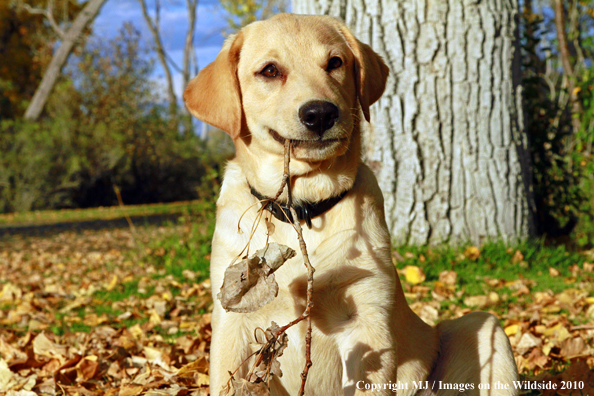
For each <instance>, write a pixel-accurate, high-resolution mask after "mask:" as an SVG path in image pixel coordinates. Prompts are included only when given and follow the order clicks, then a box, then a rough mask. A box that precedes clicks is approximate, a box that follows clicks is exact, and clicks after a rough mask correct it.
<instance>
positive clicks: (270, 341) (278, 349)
mask: <svg viewBox="0 0 594 396" xmlns="http://www.w3.org/2000/svg"><path fill="white" fill-rule="evenodd" d="M279 330H280V327H279V325H277V324H276V323H275V322H272V323H271V325H270V327H269V328H267V329H266V331H265V332H264V334H265V335H266V340H264V341H262V342H259V341H257V342H258V344H259V345H260V352H259V354H258V356H261V362H260V364H259V365H258V367H256V369H255V370H254V375H255V376H256V377H257V378H260V379H261V380H262V381H265V382H267V380H268V379H269V377H270V375H276V376H278V377H282V376H283V372H282V370H281V367H280V362H279V361H278V357H280V356H282V354H283V351H284V350H285V348H286V347H287V344H288V343H289V336H288V335H287V333H284V332H283V333H282V334H280V335H279V336H278V337H277V336H276V334H278V332H279Z"/></svg>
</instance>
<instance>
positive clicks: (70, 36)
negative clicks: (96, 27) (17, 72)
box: [24, 0, 107, 121]
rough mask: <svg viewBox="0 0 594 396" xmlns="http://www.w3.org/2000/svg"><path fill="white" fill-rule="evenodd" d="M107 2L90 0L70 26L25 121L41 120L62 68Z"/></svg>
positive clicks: (28, 109) (104, 0) (34, 97)
mask: <svg viewBox="0 0 594 396" xmlns="http://www.w3.org/2000/svg"><path fill="white" fill-rule="evenodd" d="M106 1H107V0H89V1H88V2H87V3H86V5H85V8H83V10H82V11H81V12H80V13H79V14H78V15H77V16H76V19H74V22H73V23H72V26H70V28H69V29H68V31H66V33H65V35H64V37H63V38H62V44H61V45H60V47H59V48H58V50H57V51H56V53H55V54H54V56H53V57H52V60H51V61H50V64H49V66H48V68H47V71H46V72H45V74H44V75H43V78H42V80H41V84H39V87H38V88H37V90H36V91H35V94H34V95H33V99H31V103H30V104H29V107H27V110H26V111H25V116H24V117H25V119H27V120H33V121H34V120H36V119H38V118H39V116H40V115H41V112H42V111H43V108H44V106H45V103H46V102H47V99H48V97H49V95H50V93H51V91H52V89H53V88H54V85H55V84H56V81H57V80H58V77H60V73H61V70H62V67H63V66H64V64H66V60H67V59H68V55H70V53H71V52H72V49H73V48H74V45H75V44H76V41H77V40H78V38H79V37H80V36H81V35H82V33H83V30H84V29H85V28H86V27H87V26H88V25H89V23H91V22H92V21H93V20H94V19H95V17H96V16H97V14H98V13H99V10H100V9H101V6H103V4H104V3H105V2H106Z"/></svg>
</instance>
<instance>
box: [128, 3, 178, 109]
mask: <svg viewBox="0 0 594 396" xmlns="http://www.w3.org/2000/svg"><path fill="white" fill-rule="evenodd" d="M138 1H139V2H140V6H141V8H142V15H143V16H144V20H145V21H146V24H147V25H148V28H149V30H150V31H151V34H152V35H153V39H154V40H155V47H156V50H157V56H158V58H159V62H160V63H161V66H163V70H164V71H165V78H166V79H167V93H168V96H169V110H170V112H171V114H172V115H175V114H176V113H177V98H176V96H175V90H174V89H173V77H172V76H171V70H170V69H169V65H168V64H167V54H166V53H165V48H164V46H163V41H162V40H161V33H160V32H159V18H160V16H159V14H160V5H159V2H157V3H156V17H155V20H153V19H152V18H151V16H150V15H149V13H148V8H147V5H146V1H145V0H138Z"/></svg>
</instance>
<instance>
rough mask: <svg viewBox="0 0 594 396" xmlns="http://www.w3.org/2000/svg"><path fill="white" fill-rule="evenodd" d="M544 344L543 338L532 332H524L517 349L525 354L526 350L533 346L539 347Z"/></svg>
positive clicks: (521, 353)
mask: <svg viewBox="0 0 594 396" xmlns="http://www.w3.org/2000/svg"><path fill="white" fill-rule="evenodd" d="M541 345H542V340H541V339H540V338H538V337H536V336H535V335H533V334H532V333H530V332H527V333H524V334H522V338H520V342H518V345H516V351H517V352H518V353H519V354H520V355H523V354H525V353H526V352H528V351H530V350H531V349H532V348H535V347H538V346H541Z"/></svg>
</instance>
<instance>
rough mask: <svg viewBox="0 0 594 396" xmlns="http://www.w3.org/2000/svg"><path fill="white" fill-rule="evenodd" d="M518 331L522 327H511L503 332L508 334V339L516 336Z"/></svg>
mask: <svg viewBox="0 0 594 396" xmlns="http://www.w3.org/2000/svg"><path fill="white" fill-rule="evenodd" d="M518 330H520V326H519V325H517V324H513V325H509V326H507V327H506V328H505V329H503V331H505V334H507V336H508V337H510V336H513V335H514V334H516V333H517V332H518Z"/></svg>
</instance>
